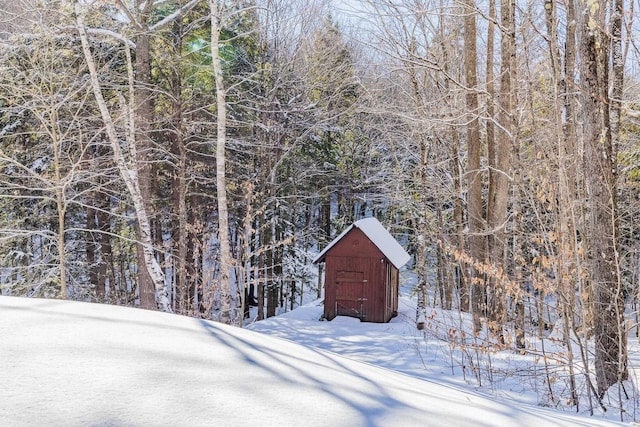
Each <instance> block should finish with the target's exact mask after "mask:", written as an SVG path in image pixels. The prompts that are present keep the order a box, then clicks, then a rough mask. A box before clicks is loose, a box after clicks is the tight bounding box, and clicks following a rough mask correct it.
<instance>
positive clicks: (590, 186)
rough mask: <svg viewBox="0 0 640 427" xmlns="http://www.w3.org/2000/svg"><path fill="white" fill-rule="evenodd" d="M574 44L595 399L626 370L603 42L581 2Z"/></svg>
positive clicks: (593, 12)
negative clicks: (578, 80)
mask: <svg viewBox="0 0 640 427" xmlns="http://www.w3.org/2000/svg"><path fill="white" fill-rule="evenodd" d="M581 7H582V10H583V16H582V22H581V27H582V34H581V42H580V54H581V57H582V61H581V69H580V76H581V89H582V94H583V95H582V109H583V114H582V116H583V118H584V121H583V135H584V145H585V157H586V160H585V167H586V184H587V191H588V195H589V226H588V228H589V262H590V263H591V273H592V274H591V277H592V286H593V295H594V304H595V307H594V313H595V369H596V383H597V389H598V395H599V397H600V398H601V397H603V396H604V394H605V392H606V391H607V390H608V389H609V387H610V386H611V385H613V384H615V383H617V382H618V381H620V379H621V377H626V372H627V368H626V365H625V364H624V363H625V359H624V357H623V355H625V354H626V334H625V331H624V316H623V310H624V299H623V295H622V289H621V282H620V278H619V275H618V262H619V260H618V257H617V253H618V251H617V247H616V245H617V239H618V229H617V228H618V227H617V206H616V180H615V169H616V163H615V158H613V150H612V144H611V132H610V125H611V123H610V117H609V112H608V103H609V102H608V101H609V96H608V93H607V91H608V86H609V78H608V67H609V53H608V40H607V39H606V37H605V34H604V32H603V28H604V27H603V25H604V22H605V21H604V13H605V11H604V10H602V8H592V7H591V4H590V3H588V2H584V1H583V2H581Z"/></svg>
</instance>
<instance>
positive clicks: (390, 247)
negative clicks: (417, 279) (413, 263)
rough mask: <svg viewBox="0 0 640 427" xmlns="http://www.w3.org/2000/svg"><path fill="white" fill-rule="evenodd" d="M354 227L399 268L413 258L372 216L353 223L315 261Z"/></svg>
mask: <svg viewBox="0 0 640 427" xmlns="http://www.w3.org/2000/svg"><path fill="white" fill-rule="evenodd" d="M353 228H358V229H360V230H361V231H362V232H363V233H364V234H365V235H366V236H367V237H368V238H369V240H371V241H372V242H373V244H374V245H376V246H377V247H378V249H380V251H381V252H382V253H383V254H384V256H385V257H387V259H388V260H389V261H390V262H391V264H393V265H394V266H395V267H396V268H397V269H400V267H402V266H403V265H405V264H406V263H407V262H408V261H409V259H410V258H411V257H410V256H409V254H408V253H407V252H406V251H405V250H404V248H403V247H402V246H400V243H398V241H397V240H396V239H394V238H393V236H392V235H391V234H390V233H389V232H388V231H387V229H386V228H384V227H383V226H382V224H380V222H379V221H378V220H377V219H376V218H373V217H371V218H365V219H361V220H359V221H356V222H354V223H353V224H351V225H350V226H349V228H347V229H346V230H344V231H343V232H342V233H341V234H340V235H339V236H338V237H336V238H335V239H333V241H332V242H331V243H329V244H328V245H327V247H325V248H324V249H323V250H322V252H320V253H319V254H318V256H317V257H316V258H315V259H314V260H313V263H314V264H315V263H317V262H319V261H320V260H321V259H322V258H323V257H324V256H325V255H326V253H327V252H328V251H329V250H330V249H331V248H332V247H333V246H335V244H336V243H338V242H339V241H340V240H341V239H342V238H343V237H344V236H345V235H346V234H347V233H348V232H349V231H351V230H352V229H353Z"/></svg>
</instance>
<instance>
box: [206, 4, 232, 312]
mask: <svg viewBox="0 0 640 427" xmlns="http://www.w3.org/2000/svg"><path fill="white" fill-rule="evenodd" d="M209 10H210V12H211V59H212V65H213V73H214V75H215V81H216V106H217V126H218V134H217V143H216V191H217V195H218V240H219V241H220V299H221V301H220V310H221V311H220V321H221V322H222V323H231V316H232V313H231V266H232V264H233V260H232V256H231V246H230V242H229V210H228V208H227V184H226V174H225V149H226V143H227V141H226V136H227V101H226V90H225V85H224V77H223V70H222V64H221V62H220V51H219V43H220V30H221V28H220V20H221V13H220V12H221V11H220V10H219V9H218V2H217V0H209Z"/></svg>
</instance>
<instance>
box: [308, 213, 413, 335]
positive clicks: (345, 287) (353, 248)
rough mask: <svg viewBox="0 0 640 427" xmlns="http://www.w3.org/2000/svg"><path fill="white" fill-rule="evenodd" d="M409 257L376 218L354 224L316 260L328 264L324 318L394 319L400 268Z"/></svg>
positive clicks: (326, 267) (326, 269) (396, 312)
mask: <svg viewBox="0 0 640 427" xmlns="http://www.w3.org/2000/svg"><path fill="white" fill-rule="evenodd" d="M409 258H410V257H409V254H407V253H406V252H405V250H404V249H403V248H402V246H400V244H399V243H398V242H397V241H396V239H394V238H393V236H392V235H391V234H389V232H388V231H387V230H386V229H385V228H384V227H383V226H382V224H380V222H378V220H377V219H375V218H365V219H361V220H360V221H356V222H355V223H353V224H352V225H351V226H350V227H349V228H347V229H346V230H345V231H343V232H342V234H340V235H339V236H338V237H336V238H335V239H334V240H333V241H332V242H331V243H329V245H327V247H326V248H324V250H323V251H322V252H320V254H319V255H318V256H317V257H316V258H315V259H314V260H313V262H314V263H319V262H324V263H325V281H324V282H325V285H324V289H325V291H324V317H325V318H326V319H327V320H331V319H333V318H334V317H336V316H351V317H357V318H359V319H360V320H361V321H363V322H379V323H383V322H388V321H389V320H391V318H392V317H394V316H396V315H397V314H398V286H399V280H400V279H399V269H400V267H402V266H403V265H405V264H406V263H407V261H409Z"/></svg>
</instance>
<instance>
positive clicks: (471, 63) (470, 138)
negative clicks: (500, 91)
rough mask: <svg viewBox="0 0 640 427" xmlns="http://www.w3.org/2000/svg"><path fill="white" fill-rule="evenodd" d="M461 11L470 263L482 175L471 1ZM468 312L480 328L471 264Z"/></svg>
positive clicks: (480, 253)
mask: <svg viewBox="0 0 640 427" xmlns="http://www.w3.org/2000/svg"><path fill="white" fill-rule="evenodd" d="M463 4H464V6H465V10H464V70H465V80H466V84H467V93H466V104H467V111H468V113H469V114H470V115H471V117H470V118H469V120H468V124H467V151H468V159H467V185H468V192H467V214H468V222H469V253H470V255H471V257H472V259H473V260H474V262H484V261H485V244H484V241H485V239H484V236H483V233H484V230H483V228H484V227H483V219H482V218H483V213H482V175H481V172H480V149H481V147H480V122H479V120H478V115H479V111H478V106H479V105H478V92H477V90H478V77H477V66H478V57H477V48H476V39H477V31H476V15H477V12H476V8H475V4H474V2H473V0H465V1H464V2H463ZM471 268H472V271H471V274H470V277H471V312H472V314H473V325H474V328H475V330H476V331H479V330H480V328H481V326H482V325H481V315H482V314H483V312H484V310H485V293H484V277H483V274H482V273H481V272H480V271H476V269H475V268H473V267H471Z"/></svg>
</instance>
